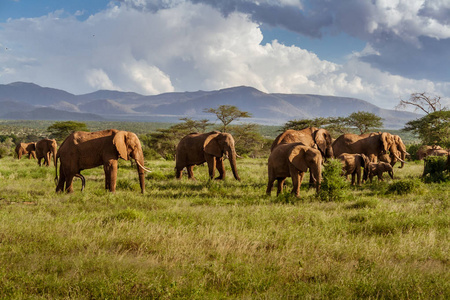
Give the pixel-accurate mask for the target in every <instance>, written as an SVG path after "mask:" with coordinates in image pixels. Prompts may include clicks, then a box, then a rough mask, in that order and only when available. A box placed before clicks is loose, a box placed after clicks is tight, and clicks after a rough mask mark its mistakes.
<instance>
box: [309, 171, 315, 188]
mask: <svg viewBox="0 0 450 300" xmlns="http://www.w3.org/2000/svg"><path fill="white" fill-rule="evenodd" d="M315 183H316V181H315V179H314V176H313V174H312V172H311V170H309V188H312V187H314V186H315V185H316V184H315Z"/></svg>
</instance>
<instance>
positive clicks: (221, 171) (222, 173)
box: [215, 157, 225, 180]
mask: <svg viewBox="0 0 450 300" xmlns="http://www.w3.org/2000/svg"><path fill="white" fill-rule="evenodd" d="M215 160H216V167H217V171H219V176H218V177H216V179H217V180H222V179H224V178H225V167H224V165H223V158H222V157H215Z"/></svg>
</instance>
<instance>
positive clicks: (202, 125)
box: [175, 118, 212, 132]
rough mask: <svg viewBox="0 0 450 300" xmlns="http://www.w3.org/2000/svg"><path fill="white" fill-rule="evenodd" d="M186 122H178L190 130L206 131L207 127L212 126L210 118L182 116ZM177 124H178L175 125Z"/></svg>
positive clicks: (181, 126) (180, 126)
mask: <svg viewBox="0 0 450 300" xmlns="http://www.w3.org/2000/svg"><path fill="white" fill-rule="evenodd" d="M180 121H184V123H180V124H177V125H178V127H179V128H180V129H182V128H183V129H187V130H188V131H189V132H205V131H206V128H207V127H209V126H211V125H212V124H211V123H209V121H208V119H202V120H198V121H197V120H192V119H191V118H181V119H180ZM175 126H176V125H175Z"/></svg>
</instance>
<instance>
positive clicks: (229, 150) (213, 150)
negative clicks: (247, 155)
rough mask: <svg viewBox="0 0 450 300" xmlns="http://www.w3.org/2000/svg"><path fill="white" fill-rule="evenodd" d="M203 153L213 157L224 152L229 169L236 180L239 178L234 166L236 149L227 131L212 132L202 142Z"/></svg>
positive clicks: (219, 155)
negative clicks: (228, 161) (228, 162)
mask: <svg viewBox="0 0 450 300" xmlns="http://www.w3.org/2000/svg"><path fill="white" fill-rule="evenodd" d="M203 150H204V151H205V153H207V154H210V155H212V156H215V157H222V156H223V155H224V154H225V155H226V156H227V157H228V159H229V160H230V166H231V171H232V172H233V176H234V178H235V179H236V180H241V179H240V177H239V175H238V172H237V168H236V156H237V154H236V150H235V148H234V139H233V136H232V135H231V134H229V133H222V132H218V131H214V132H212V133H211V134H210V135H209V136H208V137H207V138H206V139H205V142H204V143H203Z"/></svg>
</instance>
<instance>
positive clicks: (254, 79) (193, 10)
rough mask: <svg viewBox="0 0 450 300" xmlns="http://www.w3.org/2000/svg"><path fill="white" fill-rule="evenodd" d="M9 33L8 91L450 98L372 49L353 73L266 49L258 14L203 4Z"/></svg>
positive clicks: (164, 4)
mask: <svg viewBox="0 0 450 300" xmlns="http://www.w3.org/2000/svg"><path fill="white" fill-rule="evenodd" d="M194 2H195V3H194ZM204 2H206V1H204ZM208 2H209V1H208ZM244 2H248V3H249V4H251V5H253V6H266V7H275V6H277V7H280V8H286V7H290V8H291V10H296V11H300V12H302V11H303V9H304V8H303V6H302V3H301V2H300V1H297V0H265V1H258V2H256V1H234V2H233V1H230V2H228V1H223V3H228V4H227V5H231V4H232V3H234V4H235V5H237V6H239V5H240V4H239V3H244ZM220 3H222V1H220ZM230 3H231V4H230ZM216 4H217V5H219V1H217V3H216ZM223 5H226V4H223ZM267 17H269V16H267ZM308 18H309V17H308ZM279 22H281V19H280V20H279ZM308 22H309V21H308ZM0 26H1V28H2V30H0V41H2V43H3V46H5V47H8V49H10V50H8V51H6V50H0V66H2V67H1V68H0V81H1V82H3V83H8V82H12V81H17V80H20V81H30V82H35V83H37V84H40V85H43V86H51V87H57V88H62V89H65V90H67V91H70V92H73V93H78V94H80V93H87V92H91V91H94V90H97V89H115V90H122V91H134V92H138V93H143V94H158V93H163V92H172V91H192V90H198V89H203V90H212V89H220V88H227V87H231V86H239V85H248V86H253V87H255V88H257V89H260V90H262V91H264V92H279V93H313V94H327V95H336V96H350V97H358V98H361V99H365V100H368V101H371V102H372V103H374V104H377V105H380V106H383V107H387V108H392V107H393V106H395V104H396V103H397V102H398V100H399V99H400V97H402V98H407V97H408V96H409V94H410V93H412V92H415V91H425V90H426V91H429V92H433V93H437V94H441V95H444V96H445V95H448V94H449V92H450V86H449V85H450V84H449V83H448V82H447V83H446V82H441V83H433V82H432V81H430V80H426V79H421V80H416V79H408V78H405V77H403V76H400V75H395V72H391V73H392V74H391V73H389V72H386V71H381V70H379V69H377V68H374V65H376V64H375V62H374V61H371V62H369V61H364V60H363V59H368V58H370V57H378V56H382V54H383V53H382V52H383V51H380V49H379V48H376V47H375V46H374V44H372V43H368V45H367V47H366V49H365V50H364V51H362V52H361V53H355V54H354V55H353V56H351V57H349V58H348V61H347V62H346V63H344V64H336V63H333V62H329V61H326V60H323V59H321V58H319V57H318V56H317V55H316V54H314V53H312V52H308V51H307V50H304V49H301V48H300V47H296V46H286V45H283V44H281V43H279V42H278V41H272V42H270V43H266V44H264V45H262V44H261V42H262V40H263V33H262V32H261V30H260V23H259V22H256V21H255V18H254V16H253V15H249V14H248V13H245V12H240V11H239V10H236V9H231V8H230V9H228V10H227V9H225V8H223V9H217V8H216V7H215V6H214V5H211V4H206V3H200V1H182V0H175V1H169V0H154V1H149V0H148V1H145V0H125V1H123V2H122V3H121V4H119V5H110V6H109V7H108V8H107V9H105V10H104V11H102V12H99V13H97V14H95V15H92V16H89V17H88V18H87V19H84V20H80V19H78V18H76V16H67V15H66V14H64V13H63V12H55V13H53V14H50V15H47V16H42V17H40V18H33V19H16V20H9V21H8V22H6V23H4V24H0ZM317 28H320V26H317ZM373 30H374V31H376V30H378V29H376V28H375V27H373ZM3 41H8V45H6V43H5V42H3Z"/></svg>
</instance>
